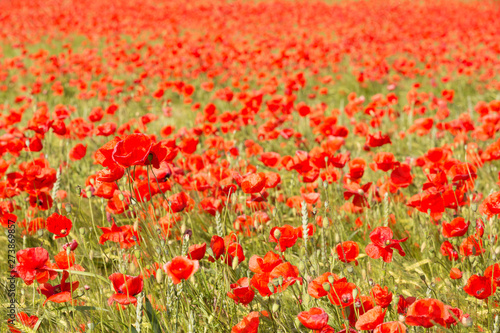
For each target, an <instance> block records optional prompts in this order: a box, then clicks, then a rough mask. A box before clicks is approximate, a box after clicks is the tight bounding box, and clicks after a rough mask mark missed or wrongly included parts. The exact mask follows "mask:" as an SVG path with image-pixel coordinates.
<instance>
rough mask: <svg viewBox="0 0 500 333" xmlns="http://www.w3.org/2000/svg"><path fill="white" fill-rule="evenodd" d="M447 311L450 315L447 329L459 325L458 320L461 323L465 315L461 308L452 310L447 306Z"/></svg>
mask: <svg viewBox="0 0 500 333" xmlns="http://www.w3.org/2000/svg"><path fill="white" fill-rule="evenodd" d="M445 308H446V311H448V313H449V314H450V316H449V317H448V319H447V320H446V327H451V326H452V325H456V324H457V320H458V321H459V322H460V321H462V319H463V318H464V313H463V311H462V310H460V309H459V308H452V307H451V306H449V305H445Z"/></svg>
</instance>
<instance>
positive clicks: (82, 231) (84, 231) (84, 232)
mask: <svg viewBox="0 0 500 333" xmlns="http://www.w3.org/2000/svg"><path fill="white" fill-rule="evenodd" d="M86 233H87V230H86V229H85V228H84V227H81V228H80V235H82V236H85V234H86Z"/></svg>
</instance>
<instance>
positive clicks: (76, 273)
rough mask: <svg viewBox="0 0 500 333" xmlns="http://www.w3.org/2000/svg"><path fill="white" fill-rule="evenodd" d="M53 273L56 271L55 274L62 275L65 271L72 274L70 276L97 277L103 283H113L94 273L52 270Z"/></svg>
mask: <svg viewBox="0 0 500 333" xmlns="http://www.w3.org/2000/svg"><path fill="white" fill-rule="evenodd" d="M52 271H54V272H59V273H62V272H64V271H67V272H68V273H70V274H75V275H82V276H90V277H95V278H98V279H100V280H102V281H104V282H106V283H107V284H109V283H111V281H109V280H108V279H106V278H105V277H104V276H101V275H97V274H94V273H89V272H80V271H72V270H68V269H52Z"/></svg>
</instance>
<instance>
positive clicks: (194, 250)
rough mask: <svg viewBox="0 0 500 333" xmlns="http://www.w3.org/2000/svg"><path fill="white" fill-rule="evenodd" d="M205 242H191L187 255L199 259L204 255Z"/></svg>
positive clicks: (192, 258)
mask: <svg viewBox="0 0 500 333" xmlns="http://www.w3.org/2000/svg"><path fill="white" fill-rule="evenodd" d="M206 250H207V243H203V244H193V245H191V246H190V247H189V249H188V253H187V256H188V258H189V259H191V260H201V259H203V257H204V256H205V252H206Z"/></svg>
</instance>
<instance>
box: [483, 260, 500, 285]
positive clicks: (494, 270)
mask: <svg viewBox="0 0 500 333" xmlns="http://www.w3.org/2000/svg"><path fill="white" fill-rule="evenodd" d="M484 276H486V277H489V278H491V279H492V280H493V283H494V284H495V287H499V286H500V264H493V265H491V266H488V267H487V268H486V270H485V271H484Z"/></svg>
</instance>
